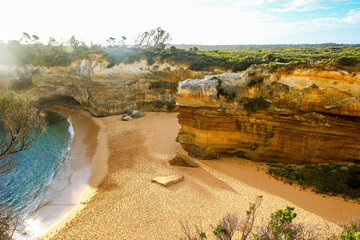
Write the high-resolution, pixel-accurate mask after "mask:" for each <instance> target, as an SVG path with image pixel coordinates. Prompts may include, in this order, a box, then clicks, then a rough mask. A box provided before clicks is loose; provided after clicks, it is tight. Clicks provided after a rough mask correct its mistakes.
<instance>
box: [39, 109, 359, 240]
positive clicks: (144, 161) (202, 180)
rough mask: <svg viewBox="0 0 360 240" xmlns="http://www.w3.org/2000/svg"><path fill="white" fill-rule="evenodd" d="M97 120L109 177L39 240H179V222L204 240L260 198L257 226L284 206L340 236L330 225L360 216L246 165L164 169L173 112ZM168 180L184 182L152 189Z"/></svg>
mask: <svg viewBox="0 0 360 240" xmlns="http://www.w3.org/2000/svg"><path fill="white" fill-rule="evenodd" d="M96 121H97V124H98V125H99V126H102V129H106V130H105V132H104V133H106V134H105V135H107V148H108V162H107V164H108V172H107V174H106V176H105V177H104V179H103V180H102V181H101V183H100V184H99V186H98V188H97V189H96V188H95V187H96V184H95V183H94V182H93V183H90V184H89V185H90V186H91V187H90V188H91V189H92V191H90V192H91V194H90V195H89V194H86V195H87V196H86V197H85V198H84V200H82V201H79V202H81V204H79V205H78V206H79V207H77V208H76V209H75V210H73V211H71V213H70V214H69V215H68V217H67V218H65V219H63V220H62V221H61V222H60V224H58V225H56V227H55V228H53V229H52V230H51V231H49V232H47V233H46V234H45V235H44V236H43V238H42V239H178V238H179V237H180V236H182V233H181V227H180V221H184V222H189V223H190V225H193V224H201V225H202V226H203V228H204V230H207V232H208V233H209V234H210V233H211V231H210V230H209V226H210V224H217V223H218V221H219V220H220V218H221V217H222V216H224V215H225V214H226V213H229V212H230V213H238V214H239V215H240V216H245V211H246V210H247V208H248V206H249V202H253V201H254V200H255V199H256V197H257V196H258V195H262V196H263V202H262V204H261V206H260V208H259V210H258V212H257V222H256V224H259V223H260V222H262V221H265V220H266V219H268V216H269V215H270V213H271V212H273V211H275V210H277V209H281V208H285V207H286V206H295V207H296V212H297V213H298V217H297V220H298V221H301V222H304V223H306V224H316V225H317V227H318V228H319V229H320V231H324V232H325V231H326V232H329V231H332V230H334V231H336V230H339V228H338V226H337V225H336V224H335V223H334V222H337V223H340V222H344V221H345V220H348V219H351V218H356V217H359V213H360V205H359V204H355V203H350V202H346V201H344V200H341V199H338V198H333V197H323V196H321V195H316V194H315V193H312V192H309V191H299V190H298V189H297V188H296V187H294V186H290V185H284V184H283V183H281V182H279V181H275V180H274V179H270V178H269V177H268V176H267V175H266V174H265V173H263V172H262V171H257V167H256V165H255V164H254V163H251V162H249V161H246V160H241V159H231V158H230V159H229V158H227V159H225V158H220V159H219V160H216V161H198V163H199V164H200V168H185V167H173V166H169V165H168V159H169V158H170V157H171V155H172V154H173V153H174V152H176V150H177V149H178V148H179V147H180V145H179V144H178V143H177V142H176V141H175V138H176V135H177V132H178V130H179V127H180V126H179V124H178V122H177V117H176V113H147V115H146V117H144V118H141V119H135V120H131V121H129V122H123V121H121V120H120V116H110V117H105V118H98V119H96ZM105 138H106V136H105ZM105 138H103V140H104V139H105ZM98 141H99V138H98ZM99 144H102V142H101V141H99ZM103 147H104V146H102V148H99V147H98V148H97V149H104V148H103ZM106 155H107V154H106V152H105V154H104V156H106ZM104 165H106V161H98V165H96V166H94V170H95V172H96V170H97V169H99V168H102V169H105V167H103V166H104ZM95 172H94V173H95ZM172 174H180V175H183V176H184V180H183V181H182V182H180V183H178V184H176V185H173V186H170V187H168V188H165V187H162V186H160V185H158V184H156V183H152V182H151V179H152V178H153V177H157V176H167V175H172ZM98 179H99V178H98ZM95 182H96V181H95ZM95 191H96V193H95ZM85 192H86V191H85ZM94 193H95V194H94Z"/></svg>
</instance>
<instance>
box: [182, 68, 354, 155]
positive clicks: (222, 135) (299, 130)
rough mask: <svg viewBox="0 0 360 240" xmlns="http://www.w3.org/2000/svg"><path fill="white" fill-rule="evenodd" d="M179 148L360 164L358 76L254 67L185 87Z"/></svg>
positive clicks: (323, 70) (346, 72) (348, 72)
mask: <svg viewBox="0 0 360 240" xmlns="http://www.w3.org/2000/svg"><path fill="white" fill-rule="evenodd" d="M176 101H177V105H178V112H179V115H178V118H179V123H180V124H181V130H180V132H179V134H178V137H177V141H179V142H180V143H181V145H182V146H183V148H184V149H185V150H187V151H188V152H189V155H190V156H193V157H198V158H202V159H212V158H217V157H219V156H221V155H232V156H238V157H243V158H247V159H251V160H261V161H281V162H284V161H285V162H286V161H289V162H317V161H352V162H360V73H359V71H357V70H339V69H327V68H326V67H324V66H295V67H294V66H292V65H286V66H283V67H281V66H280V67H276V68H269V67H268V66H254V67H251V68H249V69H248V70H247V71H245V72H242V73H238V74H237V73H232V74H231V73H224V74H221V75H214V76H212V77H210V76H207V77H205V79H201V80H199V79H196V80H186V81H183V82H180V84H179V90H178V94H177V100H176Z"/></svg>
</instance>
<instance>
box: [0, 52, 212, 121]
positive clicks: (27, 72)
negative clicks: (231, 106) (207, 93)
mask: <svg viewBox="0 0 360 240" xmlns="http://www.w3.org/2000/svg"><path fill="white" fill-rule="evenodd" d="M108 66H109V62H108V61H107V60H106V59H105V58H103V57H102V56H101V55H98V54H94V55H92V56H90V59H84V60H77V61H75V62H73V63H72V64H71V65H70V66H69V67H51V68H47V67H38V68H36V67H33V66H26V67H11V68H10V67H8V68H6V69H5V68H4V66H2V67H3V71H0V80H1V82H2V84H3V85H9V84H10V82H16V81H20V80H21V79H22V80H24V79H27V81H30V82H31V83H32V89H31V91H33V92H35V94H38V95H39V96H40V97H41V98H42V101H48V100H50V99H52V98H53V97H54V96H68V97H73V98H74V99H76V100H77V101H78V102H79V103H80V104H81V105H82V106H83V107H84V108H85V109H86V110H88V111H89V112H90V113H91V114H93V115H94V116H107V115H112V114H120V113H123V112H125V111H127V110H129V109H134V108H139V109H142V110H148V111H172V110H174V109H175V95H176V92H177V85H178V82H179V81H182V80H185V79H187V78H199V77H200V78H201V77H203V76H205V73H204V72H195V71H190V70H187V66H185V65H181V64H169V63H161V62H155V63H154V64H152V65H149V64H148V63H147V61H146V60H140V61H136V62H134V63H121V64H118V65H115V66H112V67H110V68H109V67H108ZM0 70H1V66H0ZM20 82H21V81H20ZM21 84H22V83H21Z"/></svg>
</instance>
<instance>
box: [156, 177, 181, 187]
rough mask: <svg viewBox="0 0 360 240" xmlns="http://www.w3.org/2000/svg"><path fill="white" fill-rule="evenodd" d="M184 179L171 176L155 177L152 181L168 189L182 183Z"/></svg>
mask: <svg viewBox="0 0 360 240" xmlns="http://www.w3.org/2000/svg"><path fill="white" fill-rule="evenodd" d="M183 179H184V176H180V175H170V176H166V177H155V178H153V179H152V180H151V181H152V182H156V183H159V184H161V185H163V186H165V187H168V186H170V185H173V184H174V183H178V182H180V181H181V180H183Z"/></svg>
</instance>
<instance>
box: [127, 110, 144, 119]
mask: <svg viewBox="0 0 360 240" xmlns="http://www.w3.org/2000/svg"><path fill="white" fill-rule="evenodd" d="M127 114H128V115H129V116H131V117H132V118H134V119H137V118H142V117H145V113H143V112H142V111H139V110H129V111H127Z"/></svg>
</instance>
